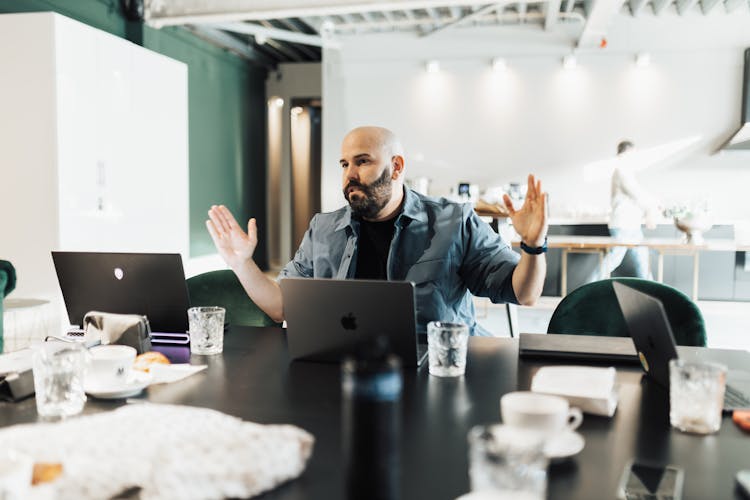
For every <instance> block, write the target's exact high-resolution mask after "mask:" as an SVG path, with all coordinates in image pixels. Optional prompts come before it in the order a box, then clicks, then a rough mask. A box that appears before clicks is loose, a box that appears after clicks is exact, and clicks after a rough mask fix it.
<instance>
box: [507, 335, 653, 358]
mask: <svg viewBox="0 0 750 500" xmlns="http://www.w3.org/2000/svg"><path fill="white" fill-rule="evenodd" d="M519 355H520V356H525V357H543V358H556V359H563V360H584V361H606V362H613V363H638V356H637V355H636V352H635V347H634V346H633V340H632V339H631V338H630V337H601V336H594V335H563V334H550V333H542V334H537V333H522V334H521V335H520V339H519Z"/></svg>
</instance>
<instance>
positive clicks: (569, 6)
mask: <svg viewBox="0 0 750 500" xmlns="http://www.w3.org/2000/svg"><path fill="white" fill-rule="evenodd" d="M573 5H575V0H565V12H566V13H567V14H570V13H571V12H573Z"/></svg>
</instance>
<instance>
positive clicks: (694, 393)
mask: <svg viewBox="0 0 750 500" xmlns="http://www.w3.org/2000/svg"><path fill="white" fill-rule="evenodd" d="M726 379H727V369H726V367H725V366H723V365H720V364H716V363H702V362H688V361H682V360H679V359H673V360H671V361H670V362H669V422H670V423H671V424H672V426H673V427H676V428H677V429H680V430H681V431H683V432H691V433H694V434H711V433H714V432H717V431H718V430H719V428H720V427H721V411H722V409H723V407H724V390H725V388H726Z"/></svg>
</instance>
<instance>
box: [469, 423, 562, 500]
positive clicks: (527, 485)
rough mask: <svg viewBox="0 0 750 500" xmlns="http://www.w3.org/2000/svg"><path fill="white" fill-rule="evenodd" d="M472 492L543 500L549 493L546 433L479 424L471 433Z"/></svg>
mask: <svg viewBox="0 0 750 500" xmlns="http://www.w3.org/2000/svg"><path fill="white" fill-rule="evenodd" d="M468 439H469V481H470V483H471V491H473V492H487V493H490V492H491V493H492V496H493V498H498V499H505V498H507V499H514V500H527V499H528V500H543V499H544V498H546V495H547V465H548V463H549V461H548V459H547V457H546V456H545V455H544V436H543V435H542V434H540V433H538V432H535V431H532V430H528V429H519V428H517V427H511V426H508V425H500V424H496V425H489V426H481V425H480V426H476V427H474V428H473V429H472V430H471V431H470V432H469V438H468Z"/></svg>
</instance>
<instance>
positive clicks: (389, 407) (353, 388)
mask: <svg viewBox="0 0 750 500" xmlns="http://www.w3.org/2000/svg"><path fill="white" fill-rule="evenodd" d="M341 377H342V379H341V387H342V391H343V398H342V401H343V404H342V408H343V440H342V441H343V445H344V463H345V466H346V474H345V477H346V493H347V498H349V499H358V500H360V499H361V500H397V499H399V498H400V494H399V491H400V487H399V482H400V465H401V464H400V451H399V442H400V428H401V411H400V401H401V387H402V377H401V362H400V360H399V358H398V357H396V356H394V355H392V354H390V353H389V352H388V348H387V342H385V341H384V340H377V341H375V342H373V343H368V344H366V345H364V346H361V348H360V349H359V350H358V352H357V354H356V355H355V356H353V357H349V358H347V359H345V360H344V363H343V364H342V367H341Z"/></svg>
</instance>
